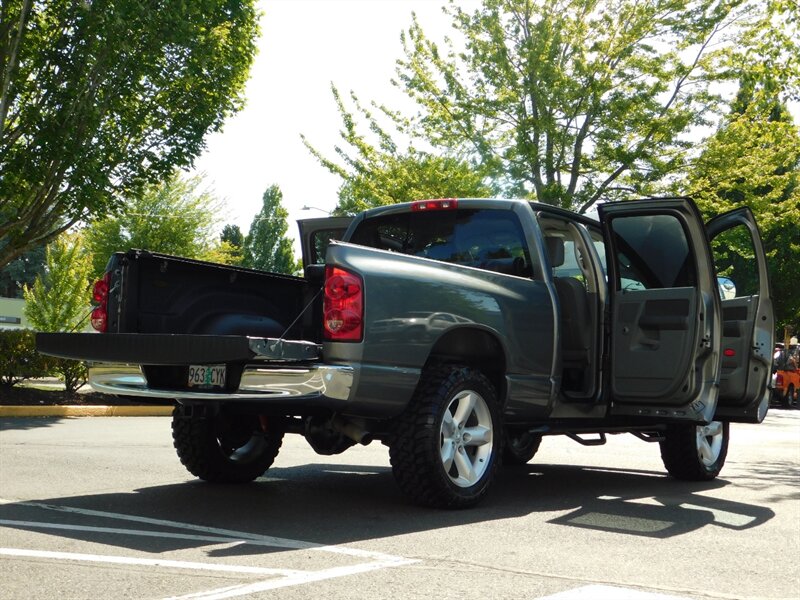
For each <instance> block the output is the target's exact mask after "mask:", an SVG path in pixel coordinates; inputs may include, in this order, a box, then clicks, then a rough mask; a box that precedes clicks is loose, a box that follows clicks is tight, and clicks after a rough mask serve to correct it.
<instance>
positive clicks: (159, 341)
mask: <svg viewBox="0 0 800 600" xmlns="http://www.w3.org/2000/svg"><path fill="white" fill-rule="evenodd" d="M36 349H37V350H38V351H39V352H41V353H42V354H48V355H51V356H58V357H60V358H72V359H77V360H86V361H90V362H101V363H126V364H138V365H190V364H212V363H235V362H249V361H266V362H302V361H313V360H315V359H318V358H319V356H320V352H321V350H320V346H319V344H316V343H314V342H307V341H300V340H284V339H280V338H259V337H248V336H244V335H190V334H165V333H37V334H36Z"/></svg>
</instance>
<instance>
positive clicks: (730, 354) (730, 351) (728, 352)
mask: <svg viewBox="0 0 800 600" xmlns="http://www.w3.org/2000/svg"><path fill="white" fill-rule="evenodd" d="M722 353H723V354H724V355H725V356H727V357H728V358H732V357H734V356H736V350H734V349H733V348H725V350H723V351H722Z"/></svg>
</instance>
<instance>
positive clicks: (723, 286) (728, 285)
mask: <svg viewBox="0 0 800 600" xmlns="http://www.w3.org/2000/svg"><path fill="white" fill-rule="evenodd" d="M717 287H718V288H719V297H720V298H722V299H723V300H731V299H732V298H736V284H735V283H733V280H732V279H729V278H727V277H717Z"/></svg>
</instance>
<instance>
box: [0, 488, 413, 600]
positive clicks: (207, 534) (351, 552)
mask: <svg viewBox="0 0 800 600" xmlns="http://www.w3.org/2000/svg"><path fill="white" fill-rule="evenodd" d="M11 503H14V504H16V505H17V506H29V507H32V508H39V509H43V510H47V511H54V512H61V513H70V514H77V515H82V516H91V517H101V518H106V519H111V520H121V521H129V522H136V523H142V524H147V525H155V526H158V527H171V528H175V529H183V530H188V531H194V532H197V533H192V534H189V533H176V532H170V531H155V530H146V529H126V528H118V527H96V526H90V525H73V524H67V523H48V522H39V521H18V520H9V519H2V520H0V525H5V526H10V527H27V528H31V529H55V530H69V531H86V532H92V533H103V534H111V535H124V536H138V537H154V538H165V539H182V540H192V541H202V542H212V543H224V544H231V543H234V544H250V545H255V546H268V547H278V548H288V549H295V550H309V551H317V552H329V553H332V554H339V555H344V556H352V557H359V558H363V559H367V560H368V561H369V562H365V563H360V564H355V565H348V566H345V567H334V568H330V569H322V570H320V571H298V570H292V569H266V568H261V567H244V566H236V565H220V564H212V563H195V562H182V561H169V560H160V559H137V558H129V557H122V556H108V555H98V554H78V553H67V552H47V551H38V550H22V549H17V548H0V555H6V556H23V557H30V558H37V557H38V558H50V559H56V560H70V561H84V562H106V563H117V564H146V565H150V566H157V567H174V568H183V569H195V570H211V571H230V572H239V573H243V574H245V573H247V574H258V575H260V574H264V575H273V576H274V577H273V578H271V579H269V580H266V581H259V582H255V583H249V584H242V585H235V586H228V587H225V588H220V589H215V590H208V591H204V592H196V593H193V594H188V595H186V596H176V597H174V600H178V599H180V600H190V599H203V600H222V599H225V598H234V597H237V596H246V595H248V594H254V593H257V592H262V591H266V590H271V589H278V588H284V587H289V586H295V585H303V584H306V583H312V582H315V581H322V580H325V579H332V578H336V577H345V576H348V575H356V574H359V573H367V572H369V571H375V570H378V569H386V568H390V567H399V566H403V565H409V564H412V563H416V562H419V561H418V560H414V559H407V558H403V557H400V556H392V555H389V554H383V553H381V552H372V551H369V550H361V549H358V548H348V547H347V546H325V545H322V544H314V543H311V542H304V541H302V540H293V539H289V538H279V537H274V536H264V535H258V534H253V533H247V532H242V531H233V530H230V529H220V528H216V527H206V526H203V525H194V524H191V523H181V522H178V521H170V520H163V519H153V518H149V517H140V516H137V515H126V514H121V513H112V512H105V511H98V510H90V509H82V508H74V507H67V506H58V505H54V504H44V503H40V502H13V501H11V500H6V499H0V504H11Z"/></svg>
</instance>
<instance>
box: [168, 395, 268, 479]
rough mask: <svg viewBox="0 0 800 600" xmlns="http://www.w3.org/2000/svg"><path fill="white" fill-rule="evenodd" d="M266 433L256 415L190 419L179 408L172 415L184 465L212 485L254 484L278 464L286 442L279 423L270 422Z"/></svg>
mask: <svg viewBox="0 0 800 600" xmlns="http://www.w3.org/2000/svg"><path fill="white" fill-rule="evenodd" d="M266 423H267V424H271V425H268V426H267V428H266V431H265V430H264V427H263V426H262V422H261V421H260V420H259V417H257V416H255V415H225V414H224V413H220V414H218V415H216V416H214V417H205V416H203V417H198V416H193V417H188V416H186V411H185V409H184V407H182V406H180V405H178V406H176V407H175V409H174V410H173V412H172V442H173V445H174V446H175V450H176V451H177V453H178V458H180V461H181V463H183V466H185V467H186V469H187V470H188V471H189V472H190V473H191V474H192V475H195V476H196V477H199V478H200V479H202V480H204V481H208V482H210V483H247V482H249V481H253V480H254V479H256V478H257V477H259V476H261V475H263V474H264V472H265V471H266V470H267V469H268V468H269V467H270V466H271V465H272V463H273V462H274V461H275V457H276V456H278V451H279V450H280V447H281V443H282V442H283V428H282V427H281V426H280V423H279V422H278V421H275V420H272V421H266Z"/></svg>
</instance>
